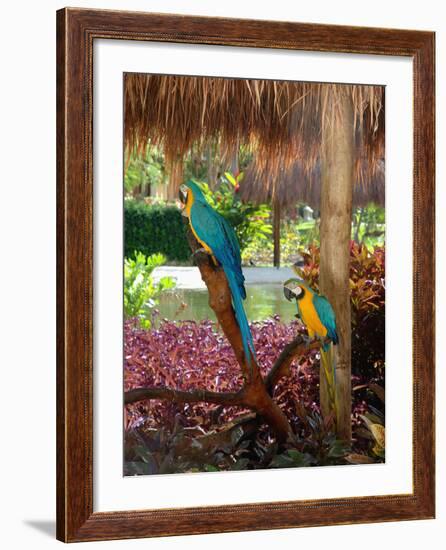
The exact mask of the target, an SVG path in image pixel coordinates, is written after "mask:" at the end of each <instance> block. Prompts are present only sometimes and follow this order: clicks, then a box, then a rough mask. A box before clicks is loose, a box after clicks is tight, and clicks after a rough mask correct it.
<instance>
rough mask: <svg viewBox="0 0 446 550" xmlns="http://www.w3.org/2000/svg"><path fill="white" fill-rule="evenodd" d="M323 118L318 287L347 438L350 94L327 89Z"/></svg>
mask: <svg viewBox="0 0 446 550" xmlns="http://www.w3.org/2000/svg"><path fill="white" fill-rule="evenodd" d="M327 93H329V94H330V95H331V98H328V102H327V105H328V106H329V110H327V114H328V119H329V121H328V122H325V124H323V130H322V191H321V225H320V239H321V261H320V289H321V292H322V294H324V295H325V296H326V297H327V298H328V299H329V301H330V303H331V304H332V306H333V309H334V311H335V314H336V323H337V330H338V335H339V340H340V341H339V345H338V346H334V348H335V354H334V356H335V360H336V402H337V407H336V408H337V415H336V430H337V434H338V436H339V437H340V438H341V439H342V440H344V441H345V442H347V443H350V441H351V312H350V288H349V277H350V240H351V221H352V195H353V169H354V133H353V132H354V128H353V124H354V121H353V106H352V101H351V98H350V97H348V95H347V93H346V92H345V91H344V90H342V89H341V90H340V93H339V90H337V93H336V97H334V94H333V92H331V91H328V92H327ZM320 378H321V384H320V400H321V408H322V414H323V415H324V416H325V417H326V416H327V415H328V414H330V402H329V399H328V392H327V381H326V378H325V375H324V372H323V369H322V368H321V371H320Z"/></svg>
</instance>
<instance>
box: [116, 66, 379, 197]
mask: <svg viewBox="0 0 446 550" xmlns="http://www.w3.org/2000/svg"><path fill="white" fill-rule="evenodd" d="M383 90H384V89H383V87H380V86H364V85H341V84H322V83H310V82H290V81H273V80H248V79H226V78H215V77H189V76H163V75H147V74H134V73H132V74H126V76H125V130H124V135H125V145H126V149H127V151H132V150H133V151H134V150H135V149H139V150H143V149H145V147H146V146H147V145H152V146H157V147H161V148H163V150H164V154H165V158H166V163H167V165H168V166H169V167H170V169H171V173H172V178H173V179H174V180H177V181H176V183H178V184H179V183H180V181H179V180H180V179H181V170H180V171H179V170H178V169H179V168H181V166H182V161H183V159H184V158H185V157H186V155H187V154H188V153H189V152H190V151H191V150H201V149H204V148H205V147H207V146H208V145H209V144H215V143H217V144H218V146H219V149H220V151H221V156H223V157H224V156H225V154H228V155H229V154H230V152H233V151H234V150H235V149H236V148H238V147H239V145H244V146H246V147H247V148H249V149H250V150H252V151H253V153H254V161H253V163H252V165H251V166H250V168H249V169H248V174H247V177H246V181H245V182H244V184H243V187H244V188H245V189H244V191H243V196H245V198H250V199H252V198H257V199H259V198H260V197H262V198H263V199H264V200H271V199H273V198H279V200H280V202H282V203H283V204H286V203H287V202H288V201H289V199H290V197H292V198H293V199H294V201H296V200H308V202H310V203H314V200H316V197H317V193H318V191H317V187H318V186H317V182H318V181H319V179H320V176H319V164H320V154H321V132H322V128H323V127H324V125H329V124H331V122H332V121H333V118H334V117H336V116H337V101H338V99H339V94H341V93H342V94H345V93H346V94H348V95H349V96H350V97H351V99H352V106H353V112H354V119H355V120H354V126H355V129H354V131H355V135H356V144H357V147H356V180H357V188H358V189H357V191H356V194H357V195H358V194H359V195H361V197H362V198H361V201H360V202H364V201H368V200H370V198H369V195H370V197H373V198H374V200H377V197H378V202H382V199H383V195H384V186H383V158H384V108H383V105H384V97H383V94H384V91H383ZM314 183H316V185H313V187H314V189H312V184H314ZM381 188H382V189H381Z"/></svg>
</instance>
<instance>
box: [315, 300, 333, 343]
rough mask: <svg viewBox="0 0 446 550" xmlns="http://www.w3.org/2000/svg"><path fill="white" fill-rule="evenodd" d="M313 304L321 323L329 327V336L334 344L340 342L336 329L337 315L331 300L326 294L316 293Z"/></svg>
mask: <svg viewBox="0 0 446 550" xmlns="http://www.w3.org/2000/svg"><path fill="white" fill-rule="evenodd" d="M313 304H314V307H315V309H316V311H317V314H318V315H319V319H320V320H321V323H322V324H323V325H324V327H325V328H326V329H327V333H328V336H329V337H330V338H331V340H332V342H333V344H338V343H339V338H338V333H337V331H336V317H335V313H334V311H333V308H332V307H331V304H330V302H329V301H328V300H327V298H326V297H325V296H318V295H317V294H314V295H313Z"/></svg>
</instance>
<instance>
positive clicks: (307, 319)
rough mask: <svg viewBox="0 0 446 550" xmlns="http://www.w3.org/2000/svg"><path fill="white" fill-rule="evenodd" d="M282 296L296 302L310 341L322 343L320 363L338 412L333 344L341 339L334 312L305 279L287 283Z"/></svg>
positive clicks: (291, 280) (331, 398)
mask: <svg viewBox="0 0 446 550" xmlns="http://www.w3.org/2000/svg"><path fill="white" fill-rule="evenodd" d="M283 293H284V295H285V298H286V299H287V300H289V301H292V300H293V299H294V300H296V304H297V311H298V317H299V318H300V319H301V321H302V323H303V324H304V325H305V326H306V328H307V331H308V335H309V337H310V338H314V337H315V336H317V337H318V338H319V339H320V340H321V341H322V349H321V363H322V366H323V369H324V372H325V377H326V379H327V382H328V387H329V394H330V401H331V402H332V405H333V409H334V410H335V411H336V392H335V384H336V365H335V359H334V354H333V348H332V344H333V345H336V344H338V343H339V337H338V333H337V331H336V316H335V313H334V311H333V308H332V307H331V304H330V302H329V301H328V300H327V298H326V297H325V296H321V295H320V294H318V293H317V292H315V291H314V290H313V289H312V288H310V286H309V285H308V284H307V283H305V282H304V281H303V280H302V279H296V278H294V279H288V281H285V283H284V285H283Z"/></svg>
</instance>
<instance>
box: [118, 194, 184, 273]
mask: <svg viewBox="0 0 446 550" xmlns="http://www.w3.org/2000/svg"><path fill="white" fill-rule="evenodd" d="M124 242H125V245H124V255H125V256H126V257H129V256H131V255H132V254H133V252H134V251H135V250H138V251H140V252H143V253H144V254H145V255H146V256H150V255H151V254H155V253H161V254H163V255H164V256H166V258H167V261H169V262H179V263H186V262H188V261H189V258H190V248H189V245H188V243H187V239H186V232H185V228H184V222H183V218H182V216H181V211H180V209H179V208H177V207H176V206H175V205H167V204H162V203H158V204H150V205H149V204H146V203H145V202H141V201H136V200H126V201H125V203H124Z"/></svg>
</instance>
